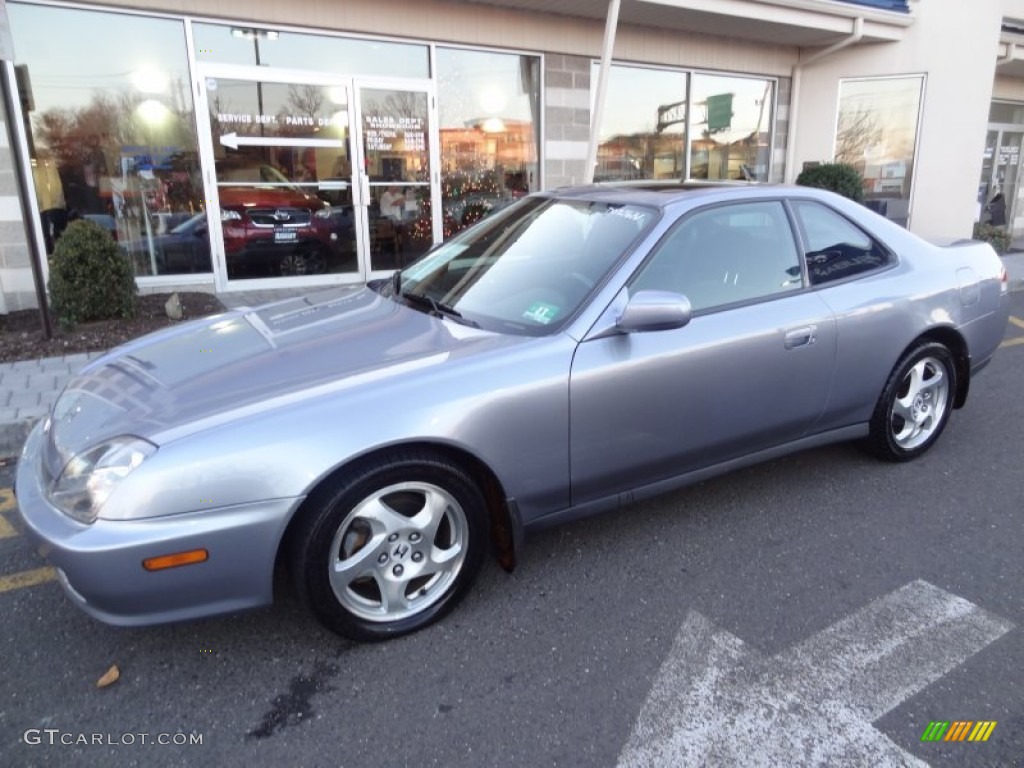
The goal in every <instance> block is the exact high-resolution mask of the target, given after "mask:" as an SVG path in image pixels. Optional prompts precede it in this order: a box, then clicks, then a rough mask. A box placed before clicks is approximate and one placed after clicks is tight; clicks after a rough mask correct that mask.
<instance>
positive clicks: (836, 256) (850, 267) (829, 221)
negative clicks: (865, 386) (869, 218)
mask: <svg viewBox="0 0 1024 768" xmlns="http://www.w3.org/2000/svg"><path fill="white" fill-rule="evenodd" d="M791 204H792V207H793V212H794V215H795V216H796V220H797V225H798V226H799V227H800V232H801V234H802V236H803V240H804V244H805V246H806V251H805V252H804V259H805V260H806V262H807V276H808V278H809V280H810V282H811V285H822V284H825V283H832V282H837V281H839V280H845V279H846V278H848V277H853V276H854V275H859V274H862V273H864V272H870V271H872V270H876V269H880V268H882V267H885V266H888V265H889V264H890V263H891V257H890V255H889V252H888V251H887V250H886V249H885V248H884V247H882V245H881V244H879V243H878V242H877V241H876V240H875V239H874V238H872V237H871V236H870V235H869V234H867V233H866V232H865V231H864V230H862V229H861V228H860V227H858V226H857V225H855V224H854V223H853V222H851V221H850V220H849V219H847V218H845V217H844V216H841V215H840V214H838V213H836V212H835V211H833V210H832V209H831V208H829V207H828V206H825V205H822V204H821V203H816V202H813V201H809V200H794V201H792V203H791Z"/></svg>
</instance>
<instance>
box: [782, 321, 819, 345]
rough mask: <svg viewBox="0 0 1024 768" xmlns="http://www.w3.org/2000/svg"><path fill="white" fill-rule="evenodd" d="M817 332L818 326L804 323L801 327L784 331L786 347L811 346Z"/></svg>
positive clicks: (815, 339)
mask: <svg viewBox="0 0 1024 768" xmlns="http://www.w3.org/2000/svg"><path fill="white" fill-rule="evenodd" d="M817 332H818V326H816V325H805V326H803V327H801V328H794V329H792V330H790V331H786V335H785V343H786V349H796V348H797V347H809V346H811V345H812V344H813V343H814V342H815V341H817V338H818V336H817Z"/></svg>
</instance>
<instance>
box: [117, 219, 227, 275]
mask: <svg viewBox="0 0 1024 768" xmlns="http://www.w3.org/2000/svg"><path fill="white" fill-rule="evenodd" d="M151 244H152V250H150V245H151ZM121 247H122V248H124V249H125V250H126V251H127V252H128V254H129V256H131V259H132V263H133V264H134V265H135V270H136V274H154V272H153V262H154V261H155V262H156V272H155V274H158V275H173V274H178V273H181V272H209V271H210V231H209V228H208V227H207V225H206V214H205V213H197V214H196V215H195V216H192V217H191V218H190V219H188V220H187V221H185V222H184V223H182V224H179V225H178V226H176V227H174V229H172V230H171V231H170V232H168V233H167V234H165V235H155V236H154V237H153V238H152V240H150V239H149V238H141V239H139V240H132V241H130V242H127V243H121Z"/></svg>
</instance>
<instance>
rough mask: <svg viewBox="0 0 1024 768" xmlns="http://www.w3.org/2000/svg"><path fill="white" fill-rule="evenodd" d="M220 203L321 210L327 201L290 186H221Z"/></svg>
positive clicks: (223, 205) (241, 206)
mask: <svg viewBox="0 0 1024 768" xmlns="http://www.w3.org/2000/svg"><path fill="white" fill-rule="evenodd" d="M219 195H220V204H221V206H222V207H225V208H248V207H282V206H283V207H287V206H294V207H296V208H310V209H313V210H319V209H321V208H323V207H324V206H325V205H326V203H324V201H323V200H321V199H320V198H319V197H317V196H316V195H311V194H309V193H307V192H303V191H302V190H300V189H289V188H288V187H261V186H259V185H256V184H254V185H253V186H251V187H221V188H220V190H219Z"/></svg>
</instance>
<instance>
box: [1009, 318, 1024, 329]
mask: <svg viewBox="0 0 1024 768" xmlns="http://www.w3.org/2000/svg"><path fill="white" fill-rule="evenodd" d="M1010 322H1011V323H1013V324H1014V325H1016V326H1017V327H1018V328H1024V320H1021V319H1020V318H1019V317H1014V316H1013V315H1010Z"/></svg>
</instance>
